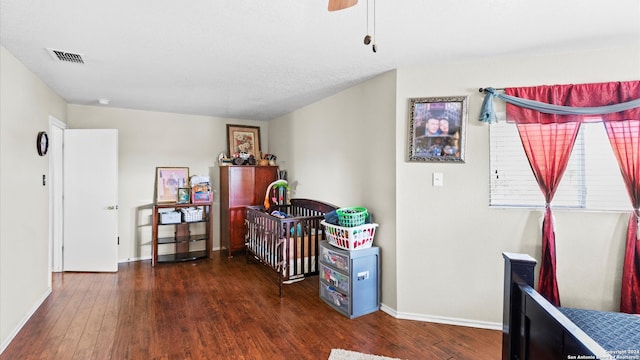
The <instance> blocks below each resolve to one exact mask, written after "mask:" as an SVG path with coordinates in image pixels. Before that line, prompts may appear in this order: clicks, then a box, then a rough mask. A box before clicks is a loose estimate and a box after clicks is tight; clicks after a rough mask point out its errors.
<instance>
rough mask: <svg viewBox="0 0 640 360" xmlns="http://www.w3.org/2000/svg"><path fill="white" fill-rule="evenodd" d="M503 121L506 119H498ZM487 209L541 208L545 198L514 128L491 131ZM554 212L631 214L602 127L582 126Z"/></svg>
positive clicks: (599, 124) (493, 126) (496, 127)
mask: <svg viewBox="0 0 640 360" xmlns="http://www.w3.org/2000/svg"><path fill="white" fill-rule="evenodd" d="M501 115H502V118H504V114H501ZM489 144H490V145H489V151H490V164H491V165H490V171H491V174H490V178H491V180H490V191H489V197H490V198H489V205H490V206H495V207H527V208H540V207H544V197H543V195H542V192H541V191H540V188H539V187H538V183H537V182H536V180H535V178H534V176H533V172H532V171H531V166H530V165H529V161H528V160H527V156H526V155H525V152H524V150H523V148H522V143H521V142H520V136H519V135H518V130H517V128H516V125H515V124H513V123H507V122H505V121H504V120H502V121H499V122H497V123H494V124H491V125H490V127H489ZM551 205H552V207H553V208H555V209H557V208H570V209H586V210H608V211H620V210H623V211H629V210H631V201H630V200H629V196H628V194H627V191H626V187H625V185H624V181H623V180H622V175H621V174H620V168H619V167H618V162H617V160H616V158H615V156H614V154H613V151H612V150H611V145H610V143H609V139H608V138H607V134H606V130H605V128H604V126H603V124H602V122H586V123H583V124H582V125H581V126H580V131H579V133H578V137H577V139H576V143H575V144H574V148H573V151H572V153H571V157H570V158H569V163H568V165H567V169H566V171H565V173H564V176H563V177H562V180H561V182H560V185H559V187H558V190H557V191H556V194H555V196H554V199H553V201H552V203H551Z"/></svg>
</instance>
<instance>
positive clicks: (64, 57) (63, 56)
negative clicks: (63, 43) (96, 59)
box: [47, 48, 84, 64]
mask: <svg viewBox="0 0 640 360" xmlns="http://www.w3.org/2000/svg"><path fill="white" fill-rule="evenodd" d="M47 51H48V52H49V54H51V57H53V59H54V60H60V61H65V62H72V63H76V64H84V59H82V54H74V53H72V52H68V51H62V50H56V49H50V48H47Z"/></svg>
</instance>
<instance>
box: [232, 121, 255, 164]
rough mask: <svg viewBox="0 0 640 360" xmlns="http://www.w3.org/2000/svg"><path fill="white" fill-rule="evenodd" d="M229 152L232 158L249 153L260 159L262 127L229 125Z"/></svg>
mask: <svg viewBox="0 0 640 360" xmlns="http://www.w3.org/2000/svg"><path fill="white" fill-rule="evenodd" d="M227 151H228V152H229V157H230V158H234V157H238V155H239V154H240V153H247V154H249V155H253V156H254V157H255V158H256V159H259V158H260V151H261V150H260V127H258V126H245V125H230V124H227Z"/></svg>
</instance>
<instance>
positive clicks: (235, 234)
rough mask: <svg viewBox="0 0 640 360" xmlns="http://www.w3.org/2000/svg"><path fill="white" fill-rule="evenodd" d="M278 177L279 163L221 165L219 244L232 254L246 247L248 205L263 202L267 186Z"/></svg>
mask: <svg viewBox="0 0 640 360" xmlns="http://www.w3.org/2000/svg"><path fill="white" fill-rule="evenodd" d="M277 179H278V167H277V166H250V165H236V166H221V167H220V244H221V246H222V247H223V248H226V249H227V251H228V252H229V257H231V256H232V254H233V252H236V251H240V250H244V236H245V231H246V230H245V225H244V220H245V218H246V213H247V211H246V206H249V205H261V204H262V203H263V202H264V195H265V192H266V191H267V187H268V186H269V184H271V183H272V182H274V181H276V180H277Z"/></svg>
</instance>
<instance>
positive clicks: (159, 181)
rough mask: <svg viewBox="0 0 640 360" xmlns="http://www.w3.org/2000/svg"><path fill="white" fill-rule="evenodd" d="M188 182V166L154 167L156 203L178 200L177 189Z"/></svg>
mask: <svg viewBox="0 0 640 360" xmlns="http://www.w3.org/2000/svg"><path fill="white" fill-rule="evenodd" d="M188 184H189V168H188V167H157V168H156V188H155V190H156V191H155V192H156V197H155V202H156V204H163V203H164V204H166V203H175V202H178V189H180V188H186V187H187V186H188Z"/></svg>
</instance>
